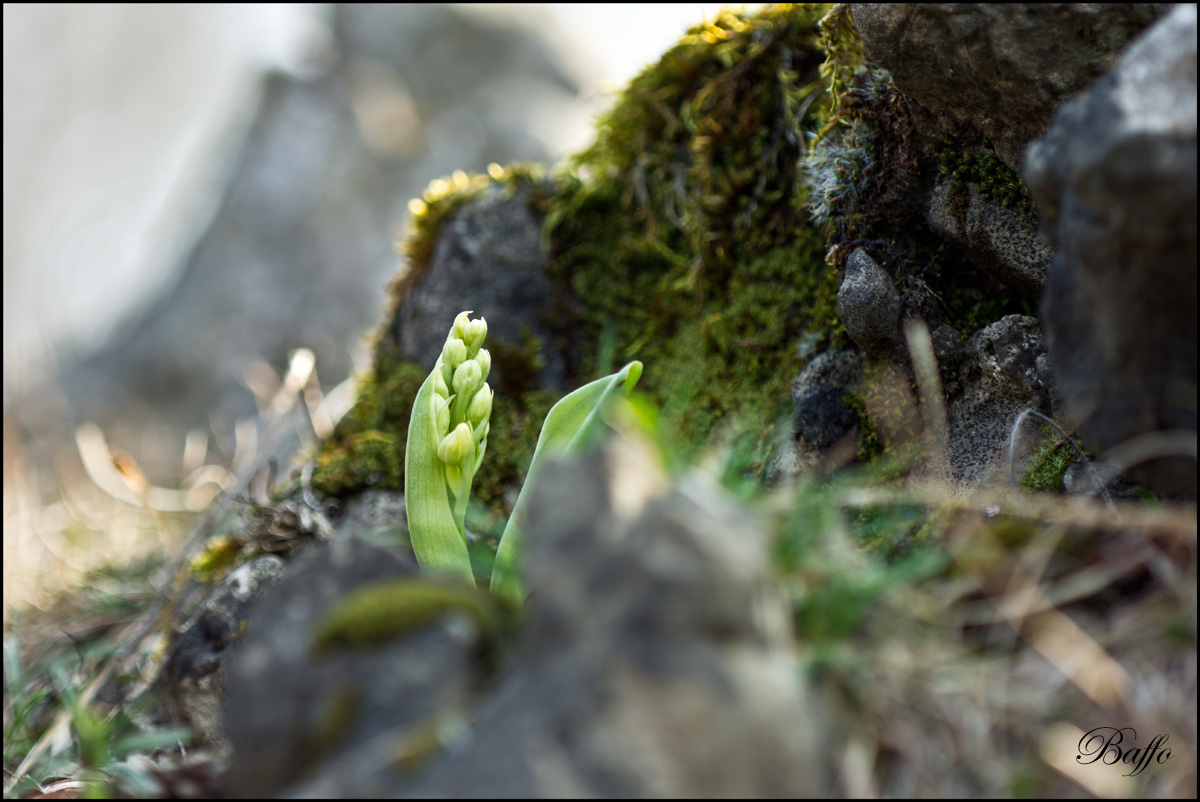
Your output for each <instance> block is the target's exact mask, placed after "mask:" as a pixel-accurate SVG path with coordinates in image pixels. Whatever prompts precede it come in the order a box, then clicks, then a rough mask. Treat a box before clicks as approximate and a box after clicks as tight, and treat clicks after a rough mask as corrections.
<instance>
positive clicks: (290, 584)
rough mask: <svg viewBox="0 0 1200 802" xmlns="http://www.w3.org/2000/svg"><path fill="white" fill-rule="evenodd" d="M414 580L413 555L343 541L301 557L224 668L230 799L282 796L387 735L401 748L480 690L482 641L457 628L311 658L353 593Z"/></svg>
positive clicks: (449, 621) (449, 624)
mask: <svg viewBox="0 0 1200 802" xmlns="http://www.w3.org/2000/svg"><path fill="white" fill-rule="evenodd" d="M416 573H417V568H416V565H415V562H414V561H413V559H412V558H411V556H408V555H406V554H402V553H399V552H396V551H392V550H386V549H380V548H378V547H375V546H372V545H370V544H368V543H365V542H363V541H362V540H360V539H358V538H338V539H335V540H332V541H330V542H329V543H327V544H324V545H322V546H320V547H317V548H313V549H311V550H310V551H309V552H307V553H306V554H305V555H304V556H302V557H301V558H299V559H298V560H297V563H296V565H295V567H294V568H293V569H292V570H291V571H290V573H289V574H288V576H287V577H286V579H284V581H283V582H281V583H280V584H279V585H278V586H277V587H276V588H275V589H274V591H273V592H272V593H271V594H270V595H269V596H267V597H266V598H265V599H264V600H263V601H262V603H261V604H260V605H258V606H257V608H256V609H255V611H254V614H253V616H252V618H251V623H250V626H249V628H248V630H247V633H246V637H245V640H244V643H243V648H242V649H240V650H239V652H238V654H237V656H236V658H235V659H234V660H233V661H232V662H231V664H230V668H229V681H228V693H227V696H226V698H225V706H224V709H225V716H224V726H225V731H226V733H227V734H228V739H229V742H230V745H231V746H232V757H231V763H230V768H229V775H228V779H227V785H226V788H225V793H226V795H229V796H235V797H239V796H245V797H256V796H266V795H274V794H277V793H279V792H281V791H282V790H284V789H285V788H287V787H288V786H290V785H292V784H294V783H296V782H298V781H300V780H302V779H303V778H304V777H305V775H306V773H308V772H310V771H311V770H313V769H314V768H316V767H317V765H318V764H319V763H320V762H321V761H322V760H336V759H337V758H338V757H339V756H344V755H346V754H348V753H353V752H356V751H358V750H360V749H362V748H365V745H366V744H369V743H370V742H372V741H373V740H374V739H376V738H378V737H380V736H381V735H383V737H384V738H385V739H386V738H389V737H390V738H393V739H394V738H399V737H400V736H401V735H402V734H403V729H400V730H397V727H398V726H401V725H404V724H408V725H417V724H420V723H422V722H425V721H427V720H429V719H431V718H433V717H434V716H436V715H438V714H442V713H444V712H445V711H447V710H455V709H457V707H458V706H460V705H462V704H464V703H465V701H466V700H467V698H468V696H469V692H470V689H471V688H472V687H473V685H474V684H475V683H476V682H477V676H476V674H477V668H476V660H475V651H476V647H477V646H478V640H477V634H476V633H475V632H474V631H473V630H472V629H471V627H470V626H466V627H464V626H463V623H464V622H463V621H462V620H460V619H458V618H453V617H451V618H446V619H443V620H441V621H439V622H436V623H434V624H432V625H430V626H427V627H424V628H421V629H418V630H416V631H414V632H412V633H411V634H410V635H409V636H408V637H406V638H402V639H399V640H393V641H388V642H385V643H382V644H380V645H379V646H378V648H375V649H369V650H359V649H350V648H347V649H344V650H338V651H335V652H334V653H331V654H328V655H325V656H317V655H314V654H313V653H312V651H311V643H312V640H313V635H314V633H315V631H316V627H317V626H318V624H319V622H320V621H321V619H322V616H323V615H324V614H325V613H327V612H328V611H329V610H330V609H332V608H333V607H334V606H335V605H336V604H337V603H338V602H339V601H340V600H342V599H344V598H345V597H346V596H347V594H349V593H350V592H352V591H354V590H355V589H358V588H360V587H362V586H364V585H366V584H368V583H372V582H376V581H380V580H389V579H399V578H405V577H412V576H415V575H416ZM389 733H390V735H389ZM394 743H395V742H394V741H393V746H394ZM393 751H394V750H393Z"/></svg>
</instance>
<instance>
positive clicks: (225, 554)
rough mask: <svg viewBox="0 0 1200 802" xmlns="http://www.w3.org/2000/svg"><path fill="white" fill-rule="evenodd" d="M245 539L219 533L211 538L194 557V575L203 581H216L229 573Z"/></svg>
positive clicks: (191, 566) (192, 563) (191, 565)
mask: <svg viewBox="0 0 1200 802" xmlns="http://www.w3.org/2000/svg"><path fill="white" fill-rule="evenodd" d="M245 545H246V544H245V541H243V540H240V539H237V538H232V537H228V536H226V535H218V536H216V537H213V538H210V539H209V541H208V542H207V543H206V544H205V546H204V548H203V549H202V550H201V551H200V553H199V554H197V555H196V556H195V557H193V558H192V561H191V563H190V565H189V567H190V569H191V572H192V575H193V576H195V577H196V578H197V579H199V580H200V581H202V582H215V581H218V580H219V579H221V578H222V577H224V576H225V575H226V574H227V573H229V571H230V569H232V568H233V567H234V565H235V564H236V563H237V561H238V556H239V555H240V554H241V551H242V547H243V546H245Z"/></svg>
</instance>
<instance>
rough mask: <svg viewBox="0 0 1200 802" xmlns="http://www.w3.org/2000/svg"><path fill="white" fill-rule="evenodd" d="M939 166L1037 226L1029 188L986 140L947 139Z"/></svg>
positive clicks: (939, 159)
mask: <svg viewBox="0 0 1200 802" xmlns="http://www.w3.org/2000/svg"><path fill="white" fill-rule="evenodd" d="M938 168H939V170H940V171H941V173H942V175H945V176H949V177H951V178H953V179H954V180H955V181H957V182H961V184H968V183H969V184H975V185H976V186H977V187H978V188H979V194H980V195H981V196H983V197H985V198H988V199H990V200H995V201H999V202H1000V203H1001V204H1002V205H1003V206H1004V207H1005V208H1008V209H1014V210H1016V211H1017V212H1019V213H1020V215H1021V217H1022V219H1024V220H1025V222H1026V223H1027V224H1028V225H1029V226H1030V227H1031V228H1033V227H1036V226H1037V222H1038V215H1037V205H1036V204H1034V202H1033V197H1032V196H1031V195H1030V194H1029V190H1028V189H1027V188H1026V187H1025V184H1024V182H1022V181H1021V177H1020V176H1019V175H1017V174H1016V173H1015V172H1013V171H1012V170H1011V169H1010V168H1009V167H1008V166H1007V165H1005V164H1004V163H1003V162H1002V161H1000V159H998V158H996V154H995V153H993V152H992V151H991V150H990V149H989V148H987V145H986V143H983V144H979V143H974V142H970V141H963V140H955V139H947V140H946V141H945V142H944V143H943V148H942V150H941V152H940V153H939V154H938ZM952 191H954V190H952ZM959 191H960V192H962V190H959ZM963 194H965V192H964V193H963Z"/></svg>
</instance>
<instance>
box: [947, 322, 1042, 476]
mask: <svg viewBox="0 0 1200 802" xmlns="http://www.w3.org/2000/svg"><path fill="white" fill-rule="evenodd" d="M1044 354H1045V344H1044V342H1043V338H1042V334H1041V330H1040V328H1039V327H1038V322H1037V320H1035V319H1034V318H1031V317H1024V316H1021V315H1008V316H1006V317H1003V318H1001V319H1000V320H998V321H996V322H995V323H993V324H991V325H990V326H985V327H984V328H982V329H980V330H979V331H978V332H976V333H975V334H974V335H972V336H971V337H970V338H969V339H968V340H967V342H966V349H965V352H964V356H963V358H962V361H961V362H959V364H958V365H957V372H958V374H959V379H958V383H959V385H960V387H959V390H958V394H957V395H955V396H952V397H950V398H948V399H947V405H946V413H947V417H948V423H949V426H950V432H949V435H950V443H949V451H950V469H951V474H952V476H953V477H954V479H956V480H957V481H959V482H962V483H964V484H966V485H979V484H988V483H994V482H1003V481H1006V480H1007V478H1008V476H1007V473H1006V471H1005V470H1004V469H1005V467H1006V466H1007V457H1008V443H1009V438H1010V436H1011V434H1012V428H1013V424H1014V422H1015V421H1016V419H1017V416H1018V415H1020V414H1021V412H1022V411H1024V410H1025V409H1034V410H1036V411H1038V412H1041V413H1042V414H1044V415H1050V414H1052V412H1053V409H1052V404H1051V399H1052V383H1051V380H1050V377H1049V376H1047V375H1046V374H1045V372H1044V371H1040V372H1039V370H1038V359H1039V357H1042V356H1043V355H1044ZM943 367H945V366H943ZM1031 428H1034V429H1035V428H1036V427H1031Z"/></svg>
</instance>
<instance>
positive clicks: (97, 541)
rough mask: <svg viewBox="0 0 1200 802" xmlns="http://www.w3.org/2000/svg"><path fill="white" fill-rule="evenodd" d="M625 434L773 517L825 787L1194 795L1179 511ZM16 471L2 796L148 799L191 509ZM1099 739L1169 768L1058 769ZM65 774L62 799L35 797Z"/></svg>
mask: <svg viewBox="0 0 1200 802" xmlns="http://www.w3.org/2000/svg"><path fill="white" fill-rule="evenodd" d="M638 421H639V424H638V426H639V427H640V436H644V437H645V438H646V439H647V440H648V441H650V442H652V443H654V446H655V448H657V449H658V451H659V452H660V454H661V455H662V456H663V462H664V464H666V465H668V466H672V467H673V470H674V471H675V472H676V473H684V472H687V471H691V470H702V471H707V472H710V473H712V474H715V475H716V476H718V477H719V478H721V480H722V482H723V484H724V486H725V487H726V488H728V489H729V490H730V491H731V492H733V493H735V494H736V495H738V496H740V497H741V498H742V499H743V500H744V502H745V503H746V504H747V506H748V507H749V508H750V509H752V510H754V511H755V512H756V513H758V514H761V515H764V516H765V517H766V518H767V520H768V521H769V525H770V526H771V529H772V532H773V533H774V535H775V549H774V561H775V569H776V572H777V577H778V583H779V589H780V592H782V593H783V594H785V595H786V597H787V598H788V599H789V600H790V602H791V605H792V609H793V613H794V619H793V620H794V630H795V633H796V638H797V641H798V644H799V648H800V654H801V658H802V662H803V665H804V672H805V676H806V678H807V680H808V681H809V682H810V683H811V684H812V686H813V690H814V693H812V694H811V698H812V700H813V703H814V704H815V705H817V707H818V708H819V711H818V712H819V714H820V716H821V717H822V718H823V720H824V721H825V722H827V728H828V732H827V733H826V738H825V742H824V744H823V748H824V750H825V753H824V758H826V759H827V760H829V761H830V763H831V764H832V766H833V767H834V774H835V784H836V785H835V787H834V788H832V789H830V792H831V793H833V794H836V795H844V796H879V795H883V796H992V795H1001V796H1059V795H1079V794H1080V793H1088V794H1092V795H1097V796H1102V797H1128V796H1194V795H1195V791H1196V768H1195V767H1196V761H1195V757H1196V605H1197V577H1196V511H1195V506H1194V505H1175V504H1166V503H1157V502H1153V503H1144V502H1139V503H1133V504H1129V503H1127V504H1123V505H1116V506H1112V505H1109V504H1105V503H1102V502H1100V501H1090V500H1086V499H1080V498H1069V497H1065V496H1062V495H1053V494H1043V493H1030V492H1023V491H1019V490H1015V489H1010V488H1006V487H997V488H990V489H977V490H974V491H971V492H964V491H963V490H962V488H956V487H953V486H951V485H949V484H948V483H946V482H944V481H937V480H935V479H931V478H929V477H930V476H931V472H930V471H929V470H927V467H928V466H927V465H924V464H922V463H920V462H918V461H916V460H917V459H919V455H920V454H921V453H922V449H921V448H918V447H911V448H910V447H907V446H906V445H905V444H897V445H898V447H896V448H894V449H893V450H892V452H891V453H893V454H906V455H909V457H908V461H907V462H906V464H891V465H888V464H882V463H881V464H876V465H873V466H869V467H862V466H859V467H853V466H842V467H841V468H837V469H835V468H836V466H828V465H827V466H824V468H825V470H822V471H815V472H813V473H811V474H807V475H802V476H800V477H798V478H795V479H791V480H789V479H787V478H786V477H785V478H784V480H783V484H782V486H777V487H768V486H767V484H768V483H767V482H766V481H765V479H764V478H763V472H762V471H761V470H757V471H756V470H755V469H754V467H753V466H759V468H761V466H762V465H763V464H764V463H765V460H764V459H763V455H762V453H761V449H762V447H763V443H762V442H761V440H756V441H753V442H749V441H739V440H738V439H737V438H733V437H731V438H726V439H724V440H721V439H720V438H718V441H719V442H720V444H719V445H717V446H714V447H713V448H711V449H709V450H708V451H706V452H702V453H701V454H700V455H699V456H698V458H697V459H696V461H695V462H689V461H687V460H684V459H683V458H682V457H681V456H680V455H679V453H680V452H679V451H678V449H677V447H676V446H673V445H672V443H673V442H674V441H673V440H672V437H671V436H670V434H669V433H666V432H663V431H661V430H660V429H659V424H658V422H657V414H656V411H655V410H654V409H653V408H651V407H650V406H648V405H647V404H643V405H642V406H641V407H640V410H639V411H638ZM6 426H7V423H6ZM784 430H786V427H784ZM926 440H927V441H928V438H926ZM909 445H912V444H909ZM846 453H847V455H848V456H847V459H849V458H850V456H849V455H852V454H853V449H848V450H846ZM914 454H916V455H918V457H917V458H914V457H912V456H911V455H914ZM21 457H22V455H21V453H20V451H19V441H17V442H16V443H14V442H13V439H12V438H9V437H6V438H5V484H6V492H5V594H6V597H5V634H4V661H5V688H4V744H5V746H4V765H5V771H6V788H8V786H9V785H10V781H11V780H12V779H14V775H13V772H15V771H17V770H18V767H19V766H20V764H21V763H22V762H23V761H25V760H26V758H27V757H28V756H29V755H30V754H31V751H32V752H33V754H35V756H36V758H35V759H33V760H31V761H29V765H27V766H25V767H24V769H25V772H27V776H25V777H24V779H22V780H21V781H20V783H18V784H16V785H14V786H13V787H12V788H11V789H10V790H9V793H11V794H26V795H27V794H30V793H33V792H36V790H37V789H38V788H39V787H43V788H50V789H52V790H53V789H59V790H61V789H63V788H66V787H73V788H74V789H75V790H74V793H76V794H93V795H103V794H106V793H108V792H110V791H111V790H112V789H113V788H119V789H120V790H121V792H123V793H134V794H137V795H141V794H152V793H155V792H156V789H159V790H160V789H161V786H157V785H155V783H154V781H153V779H152V778H151V776H150V774H149V773H148V771H149V770H148V769H147V768H146V766H147V765H149V764H147V763H146V762H145V760H144V758H142V762H138V760H137V759H133V758H137V757H138V756H145V755H154V754H160V755H161V754H164V753H163V752H156V750H161V749H163V748H166V749H167V750H168V752H169V751H171V750H175V751H178V747H179V745H180V744H183V745H186V744H187V743H188V740H187V739H188V734H187V733H185V732H178V731H171V732H166V733H152V734H146V733H141V732H139V731H138V730H137V728H136V727H135V726H134V725H133V724H132V722H131V721H130V719H129V718H128V716H127V711H126V710H124V709H123V705H124V703H125V702H126V701H128V699H129V697H130V695H131V694H132V693H133V692H134V691H135V690H136V689H138V688H139V687H142V686H144V683H145V682H146V681H147V680H148V679H149V678H150V676H151V674H152V672H153V669H154V666H155V652H156V649H158V648H161V646H162V636H161V634H157V635H156V631H151V630H148V629H147V628H146V626H147V623H148V622H152V618H153V615H154V609H153V606H154V605H153V601H154V600H155V598H156V593H157V592H158V591H159V589H162V588H167V589H169V588H170V587H171V586H172V581H171V578H172V576H173V575H174V572H175V570H176V569H177V568H178V566H179V561H178V560H179V557H180V556H181V553H182V552H186V550H187V548H188V547H189V546H194V545H195V541H194V539H192V540H188V539H187V538H186V537H185V536H186V534H187V532H188V531H189V530H191V529H193V528H195V527H196V526H197V525H198V522H197V519H196V516H195V514H194V513H163V512H155V511H151V510H149V509H147V508H145V507H144V506H138V505H137V504H136V503H130V502H128V501H122V500H119V499H117V498H114V497H113V496H112V495H111V494H110V493H107V492H105V491H102V490H100V488H99V487H97V486H95V483H93V482H91V480H90V479H88V477H87V476H85V475H83V474H81V473H78V472H76V473H69V472H67V473H64V475H63V476H62V477H60V478H61V480H62V482H63V484H62V488H63V489H62V493H61V497H59V498H53V499H44V498H40V497H38V496H37V495H36V494H35V493H33V492H32V491H31V490H29V486H32V485H29V486H26V485H22V484H21V483H22V482H26V483H29V482H30V479H31V478H30V477H28V476H24V475H23V474H22V471H24V470H27V466H24V465H22V463H21ZM252 472H253V471H251V472H250V473H252ZM134 473H135V474H136V471H134ZM250 473H247V474H245V475H247V476H248V475H250ZM933 475H936V473H934V474H933ZM68 480H70V481H71V482H73V485H74V486H72V487H70V488H69V489H68V487H67V483H68ZM10 481H11V483H12V484H10ZM135 484H136V483H135ZM89 485H90V486H89ZM239 486H242V485H239ZM10 487H13V488H16V489H17V491H23V492H25V493H26V495H25V496H24V497H22V496H21V495H20V494H19V492H16V493H12V494H10V492H8V491H9V488H10ZM143 495H145V494H144V493H143ZM62 515H69V518H66V519H65V520H66V521H67V523H66V524H63V525H61V526H60V525H59V521H60V519H59V518H57V517H56V516H62ZM18 524H20V526H18ZM10 526H11V527H12V529H10ZM21 526H23V527H24V528H23V529H22V528H20V527H21ZM10 532H19V533H23V536H24V537H25V538H30V539H32V542H33V543H34V544H35V545H36V546H37V548H35V547H34V545H31V544H30V542H29V541H26V542H24V543H22V542H21V541H19V540H18V541H17V542H16V543H15V544H14V545H12V548H13V552H12V554H13V555H14V560H18V559H20V560H25V566H26V567H25V568H24V569H19V568H18V565H19V563H17V562H14V563H13V564H12V565H10V562H9V553H10V552H9V548H10V542H9V541H10ZM29 554H34V555H36V559H32V560H31V559H28V557H27V555H29ZM172 558H174V562H173V563H172V564H169V561H170V560H171V559H172ZM10 569H11V570H12V571H13V574H14V575H15V577H16V579H15V584H14V585H12V586H10V585H9V576H10V573H9V572H10ZM22 583H23V584H22ZM10 587H11V588H12V589H13V591H14V593H15V592H16V591H18V590H19V591H20V592H21V593H23V594H24V595H22V596H17V595H13V596H10V595H9V593H10ZM146 635H149V636H150V637H145V636H146ZM1097 727H1110V728H1124V727H1132V728H1133V730H1134V731H1135V732H1136V741H1133V740H1132V739H1127V740H1126V742H1125V746H1126V748H1129V747H1135V746H1136V747H1141V748H1145V747H1146V746H1148V745H1149V743H1150V741H1151V740H1152V739H1153V738H1154V737H1155V736H1156V735H1158V734H1164V735H1166V736H1167V737H1168V740H1167V741H1166V742H1165V743H1166V744H1167V746H1168V747H1169V748H1170V749H1171V750H1172V753H1171V756H1170V758H1169V759H1168V760H1166V761H1165V762H1154V763H1151V764H1150V765H1149V766H1147V767H1146V768H1145V769H1144V770H1142V771H1139V772H1137V773H1136V774H1134V773H1132V766H1130V765H1126V764H1121V763H1117V764H1116V765H1103V764H1100V763H1089V762H1084V761H1083V760H1079V759H1077V755H1078V754H1079V753H1080V750H1081V749H1082V744H1083V741H1084V734H1085V733H1087V732H1089V731H1091V730H1093V729H1095V728H1097ZM39 749H40V750H41V751H38V750H39ZM61 778H69V779H70V780H71V781H73V782H75V783H76V785H75V786H60V785H47V784H49V783H52V782H54V781H56V780H60V779H61Z"/></svg>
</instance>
